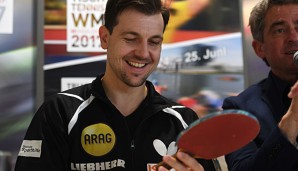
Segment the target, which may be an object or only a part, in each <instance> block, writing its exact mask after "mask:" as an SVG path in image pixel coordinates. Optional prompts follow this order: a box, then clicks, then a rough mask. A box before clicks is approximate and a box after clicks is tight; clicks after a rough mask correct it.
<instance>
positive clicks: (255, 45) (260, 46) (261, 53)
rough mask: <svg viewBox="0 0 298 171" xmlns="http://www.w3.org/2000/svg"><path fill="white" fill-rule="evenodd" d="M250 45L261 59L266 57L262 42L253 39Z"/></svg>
mask: <svg viewBox="0 0 298 171" xmlns="http://www.w3.org/2000/svg"><path fill="white" fill-rule="evenodd" d="M252 47H253V49H254V51H255V53H256V55H257V56H258V57H260V58H262V59H263V60H264V59H265V58H266V55H265V52H264V45H263V43H262V42H260V41H257V40H253V41H252Z"/></svg>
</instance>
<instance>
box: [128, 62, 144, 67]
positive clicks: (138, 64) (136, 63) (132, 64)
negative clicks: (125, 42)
mask: <svg viewBox="0 0 298 171" xmlns="http://www.w3.org/2000/svg"><path fill="white" fill-rule="evenodd" d="M127 63H128V64H129V65H130V66H133V67H136V68H142V67H144V66H145V65H146V64H144V63H138V62H132V61H127Z"/></svg>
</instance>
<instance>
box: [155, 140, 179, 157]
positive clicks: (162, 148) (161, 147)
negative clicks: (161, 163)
mask: <svg viewBox="0 0 298 171" xmlns="http://www.w3.org/2000/svg"><path fill="white" fill-rule="evenodd" d="M153 146H154V148H155V150H156V151H157V153H158V154H159V155H161V156H165V155H174V154H175V153H176V152H177V150H178V147H177V146H176V142H175V141H173V142H171V143H170V144H169V146H168V148H167V147H166V145H165V144H164V143H163V142H162V141H161V140H159V139H155V140H154V141H153Z"/></svg>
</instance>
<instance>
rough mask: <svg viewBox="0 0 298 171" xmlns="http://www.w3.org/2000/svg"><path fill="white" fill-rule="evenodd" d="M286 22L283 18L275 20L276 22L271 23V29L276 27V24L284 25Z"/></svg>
mask: <svg viewBox="0 0 298 171" xmlns="http://www.w3.org/2000/svg"><path fill="white" fill-rule="evenodd" d="M284 24H285V21H283V20H279V21H275V22H273V23H272V24H271V25H270V29H271V28H274V27H276V26H281V25H284Z"/></svg>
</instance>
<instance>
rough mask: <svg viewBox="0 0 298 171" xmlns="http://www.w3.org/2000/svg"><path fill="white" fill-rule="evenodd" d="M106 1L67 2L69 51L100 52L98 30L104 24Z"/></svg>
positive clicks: (70, 0) (73, 0)
mask: <svg viewBox="0 0 298 171" xmlns="http://www.w3.org/2000/svg"><path fill="white" fill-rule="evenodd" d="M105 5H106V0H90V1H87V0H85V1H77V0H67V7H68V8H67V51H68V52H99V51H104V50H103V49H102V48H101V47H100V41H99V35H98V28H99V26H101V25H102V24H103V14H104V11H105Z"/></svg>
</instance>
